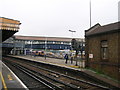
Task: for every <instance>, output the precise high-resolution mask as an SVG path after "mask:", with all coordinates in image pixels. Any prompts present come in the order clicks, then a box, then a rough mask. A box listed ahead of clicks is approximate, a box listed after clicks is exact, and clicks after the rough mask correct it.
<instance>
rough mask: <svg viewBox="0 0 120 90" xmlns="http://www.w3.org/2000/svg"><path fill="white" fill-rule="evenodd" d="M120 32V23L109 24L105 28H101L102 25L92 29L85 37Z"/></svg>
mask: <svg viewBox="0 0 120 90" xmlns="http://www.w3.org/2000/svg"><path fill="white" fill-rule="evenodd" d="M115 31H120V22H116V23H111V24H107V25H104V26H100V24H96V25H94V26H93V27H91V28H90V29H88V30H86V31H85V36H91V35H97V34H103V33H107V32H115Z"/></svg>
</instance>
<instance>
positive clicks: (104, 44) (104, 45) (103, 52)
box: [101, 40, 108, 60]
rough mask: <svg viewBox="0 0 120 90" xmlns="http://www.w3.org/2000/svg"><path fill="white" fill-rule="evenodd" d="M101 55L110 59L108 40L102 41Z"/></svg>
mask: <svg viewBox="0 0 120 90" xmlns="http://www.w3.org/2000/svg"><path fill="white" fill-rule="evenodd" d="M101 57H102V59H104V60H106V59H108V41H107V40H103V41H101Z"/></svg>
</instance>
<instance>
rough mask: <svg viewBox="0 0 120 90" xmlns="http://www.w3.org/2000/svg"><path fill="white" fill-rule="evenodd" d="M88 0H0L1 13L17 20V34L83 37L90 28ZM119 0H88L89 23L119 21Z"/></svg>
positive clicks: (102, 23) (103, 23)
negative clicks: (90, 17)
mask: <svg viewBox="0 0 120 90" xmlns="http://www.w3.org/2000/svg"><path fill="white" fill-rule="evenodd" d="M89 1H90V0H0V16H1V17H6V18H11V19H15V20H20V22H21V23H22V24H21V25H20V30H19V32H18V33H16V35H27V36H50V37H72V34H71V33H70V32H69V31H68V30H75V31H76V33H74V34H73V37H80V38H83V37H84V30H87V29H89V27H90V23H89V15H90V14H89ZM119 1H120V0H91V11H92V26H93V25H95V24H96V23H100V24H101V25H105V24H109V23H114V22H117V21H118V2H119Z"/></svg>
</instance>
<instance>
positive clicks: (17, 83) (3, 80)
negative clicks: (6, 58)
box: [0, 61, 27, 90]
mask: <svg viewBox="0 0 120 90" xmlns="http://www.w3.org/2000/svg"><path fill="white" fill-rule="evenodd" d="M0 69H1V71H0V89H1V90H27V87H26V86H25V85H24V84H23V83H22V81H21V80H20V79H19V78H18V77H17V76H16V75H15V74H14V73H13V72H12V71H11V70H10V69H9V68H8V67H7V66H6V65H5V64H4V63H3V62H2V61H0Z"/></svg>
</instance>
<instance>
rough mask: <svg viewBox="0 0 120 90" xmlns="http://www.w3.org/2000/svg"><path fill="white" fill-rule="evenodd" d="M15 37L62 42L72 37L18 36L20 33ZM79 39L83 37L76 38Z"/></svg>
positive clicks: (68, 40)
mask: <svg viewBox="0 0 120 90" xmlns="http://www.w3.org/2000/svg"><path fill="white" fill-rule="evenodd" d="M14 38H15V39H19V40H42V41H44V40H46V39H47V41H63V42H70V41H71V40H72V38H65V37H44V36H20V35H15V36H14ZM76 39H79V40H83V38H76Z"/></svg>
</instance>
